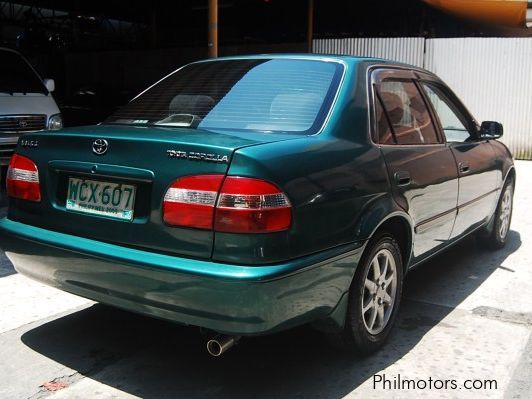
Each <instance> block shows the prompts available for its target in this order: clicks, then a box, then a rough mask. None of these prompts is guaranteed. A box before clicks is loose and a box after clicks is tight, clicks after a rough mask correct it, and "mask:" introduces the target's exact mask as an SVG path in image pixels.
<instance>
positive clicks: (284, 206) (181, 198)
mask: <svg viewBox="0 0 532 399" xmlns="http://www.w3.org/2000/svg"><path fill="white" fill-rule="evenodd" d="M222 183H223V184H222ZM163 220H164V222H165V223H166V224H168V225H171V226H183V227H192V228H197V229H214V231H219V232H226V233H270V232H276V231H283V230H287V229H288V228H289V227H290V225H291V223H292V207H291V205H290V201H289V200H288V198H287V197H286V195H285V194H284V193H283V192H282V191H281V190H280V189H279V188H278V187H276V186H275V185H273V184H271V183H268V182H266V181H264V180H259V179H252V178H248V177H234V176H228V177H226V178H225V180H224V176H223V175H198V176H188V177H183V178H180V179H178V180H176V181H175V182H173V183H172V185H171V186H170V188H169V189H168V191H167V192H166V195H165V196H164V201H163Z"/></svg>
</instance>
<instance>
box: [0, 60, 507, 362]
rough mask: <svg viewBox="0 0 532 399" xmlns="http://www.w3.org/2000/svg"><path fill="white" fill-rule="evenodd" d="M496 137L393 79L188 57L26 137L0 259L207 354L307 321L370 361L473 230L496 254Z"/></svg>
mask: <svg viewBox="0 0 532 399" xmlns="http://www.w3.org/2000/svg"><path fill="white" fill-rule="evenodd" d="M502 133H503V128H502V125H501V124H499V123H497V122H491V121H488V122H483V123H482V124H478V123H477V122H476V120H475V119H474V118H473V117H472V116H471V114H470V113H469V112H468V110H467V109H466V108H465V107H464V105H463V104H462V103H461V102H460V100H459V99H458V98H457V97H456V95H455V94H454V93H453V92H452V91H451V90H450V89H449V88H448V87H447V86H446V85H445V84H444V83H443V82H442V81H441V80H440V79H438V78H437V77H436V76H435V75H434V74H432V73H430V72H428V71H425V70H422V69H419V68H415V67H412V66H408V65H404V64H398V63H394V62H391V61H386V60H380V59H370V58H357V57H347V56H324V55H323V56H322V55H275V56H273V55H272V56H269V55H264V56H247V57H232V58H220V59H216V60H207V61H201V62H195V63H192V64H189V65H186V66H184V67H182V68H180V69H178V70H176V71H175V72H173V73H171V74H169V75H168V76H166V77H164V78H163V79H161V80H160V81H158V82H156V83H155V84H154V85H152V86H151V87H149V88H148V89H146V90H145V91H144V92H142V93H141V94H139V95H138V96H137V97H135V98H134V99H133V100H131V102H130V103H129V104H127V105H126V106H124V107H123V108H121V109H119V110H118V111H117V112H116V113H115V114H114V115H112V116H111V117H109V118H108V119H107V120H105V121H104V122H103V123H101V124H99V125H97V126H86V127H79V128H70V129H62V130H59V131H54V132H44V131H43V132H38V133H30V134H27V135H25V136H23V137H22V138H21V139H20V140H19V142H18V147H17V149H16V153H15V155H14V156H13V158H12V159H11V163H10V166H9V171H8V175H7V191H8V195H9V208H8V212H7V217H6V218H4V219H2V220H0V246H1V247H2V248H3V249H4V250H5V252H6V254H7V256H8V257H9V258H10V259H11V261H12V262H13V264H14V266H15V268H16V269H17V271H19V272H20V273H22V274H24V275H26V276H29V277H31V278H34V279H36V280H39V281H41V282H44V283H46V284H49V285H51V286H54V287H57V288H59V289H62V290H64V291H67V292H71V293H74V294H77V295H80V296H83V297H86V298H90V299H92V300H95V301H98V302H102V303H105V304H108V305H111V306H116V307H119V308H122V309H127V310H130V311H133V312H138V313H142V314H146V315H150V316H153V317H158V318H163V319H167V320H171V321H173V322H177V323H181V324H185V325H190V326H199V327H202V328H203V329H205V330H207V331H212V334H213V338H212V339H211V340H209V342H208V343H207V347H208V350H209V352H210V353H211V354H213V355H215V356H219V355H221V354H222V353H223V352H225V351H226V350H227V349H229V348H230V347H231V346H232V345H233V344H234V343H235V342H236V341H237V340H238V339H239V338H240V337H243V336H250V335H260V334H271V333H274V332H277V331H280V330H284V329H288V328H291V327H294V326H297V325H301V324H304V323H313V325H314V326H316V327H317V328H319V329H321V330H323V331H324V332H325V333H327V334H328V335H330V336H331V337H332V338H334V340H335V341H336V342H337V343H338V344H340V345H342V347H343V348H345V350H346V351H351V352H354V353H359V354H366V353H370V352H373V351H375V350H377V349H378V348H380V347H381V346H382V345H383V344H384V343H385V341H386V339H387V337H388V336H389V334H390V330H391V328H392V326H393V324H394V320H395V318H396V316H397V311H398V308H399V303H400V300H401V293H402V286H403V280H404V276H405V275H406V273H407V272H408V271H409V270H410V269H412V268H413V267H415V266H418V265H420V264H421V263H423V262H424V261H425V260H427V259H429V258H430V257H432V256H434V255H435V254H437V253H439V252H440V251H442V250H443V249H445V248H447V247H449V246H450V245H452V244H454V243H456V242H457V241H459V240H461V239H463V238H464V237H466V236H468V235H470V234H473V233H475V234H476V235H477V236H478V237H479V240H480V241H481V242H482V243H484V244H486V245H487V246H491V247H495V248H500V247H502V246H503V245H504V244H505V242H506V240H507V236H508V231H509V228H510V222H511V216H512V198H513V189H514V184H515V170H514V166H513V161H512V157H511V154H510V153H509V151H508V149H507V148H506V147H505V146H504V145H503V144H502V143H500V142H499V141H498V140H497V138H499V137H500V136H501V135H502Z"/></svg>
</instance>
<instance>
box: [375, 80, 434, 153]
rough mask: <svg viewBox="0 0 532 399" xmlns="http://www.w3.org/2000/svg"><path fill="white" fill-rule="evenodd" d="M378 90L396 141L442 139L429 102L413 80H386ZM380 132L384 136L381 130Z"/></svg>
mask: <svg viewBox="0 0 532 399" xmlns="http://www.w3.org/2000/svg"><path fill="white" fill-rule="evenodd" d="M377 92H378V96H379V97H380V100H381V101H382V105H383V107H384V110H385V111H386V115H387V116H388V118H387V119H388V121H389V123H390V124H391V127H392V133H393V135H394V137H395V142H396V143H397V144H404V145H408V144H409V145H412V144H438V143H440V140H439V138H438V135H437V134H436V130H435V129H434V125H433V124H432V120H431V118H430V114H429V112H428V109H427V106H426V104H425V102H424V100H423V97H422V96H421V93H420V92H419V90H418V88H417V86H416V85H415V84H414V82H410V81H393V80H385V81H383V82H381V83H380V84H379V85H377ZM376 111H377V112H376V114H377V115H378V110H376ZM377 118H378V116H377ZM379 136H380V137H382V136H383V135H382V134H381V132H379ZM382 144H384V143H382Z"/></svg>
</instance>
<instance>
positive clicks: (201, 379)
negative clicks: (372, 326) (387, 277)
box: [0, 162, 532, 399]
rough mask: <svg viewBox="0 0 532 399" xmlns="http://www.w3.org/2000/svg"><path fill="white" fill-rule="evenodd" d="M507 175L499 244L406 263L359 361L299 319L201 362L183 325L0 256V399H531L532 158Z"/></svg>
mask: <svg viewBox="0 0 532 399" xmlns="http://www.w3.org/2000/svg"><path fill="white" fill-rule="evenodd" d="M517 172H518V178H519V183H518V186H517V192H516V200H515V214H514V222H513V225H512V231H511V232H510V239H509V243H508V246H507V247H506V248H505V249H504V250H501V251H498V252H489V251H485V250H483V249H481V248H479V247H478V246H477V245H476V243H475V241H474V240H472V239H469V240H467V241H466V242H464V243H461V244H459V245H457V246H455V247H454V248H452V249H450V250H448V251H447V252H445V253H444V254H442V255H441V256H439V257H438V258H436V259H434V260H432V261H430V262H429V263H427V264H426V265H425V266H424V267H422V268H420V269H418V270H416V271H414V272H412V273H411V274H410V275H409V276H408V278H407V282H406V292H405V300H404V304H403V307H402V309H401V311H400V315H399V321H398V326H397V328H396V329H395V331H394V333H393V335H392V337H391V340H390V343H389V344H388V345H387V346H386V347H385V349H384V350H382V351H381V352H379V353H378V354H376V355H374V356H372V357H369V358H366V359H351V358H349V357H347V356H345V355H343V354H341V353H338V352H337V351H335V350H333V349H331V348H329V347H328V346H326V345H325V343H324V341H323V338H322V336H321V335H320V334H319V333H317V332H315V331H313V330H312V329H310V328H307V327H303V328H299V329H296V330H293V331H288V332H285V333H281V334H277V335H275V336H271V337H263V338H253V339H244V340H242V341H241V342H240V343H239V345H238V346H237V347H235V348H233V349H232V350H231V351H229V352H228V353H227V354H226V355H224V356H223V357H222V358H219V359H215V358H210V357H209V356H208V355H207V354H206V353H205V348H204V347H205V337H202V336H200V335H199V334H198V333H197V330H196V329H192V328H183V327H179V326H175V325H172V324H170V323H166V322H163V321H158V320H152V319H149V318H145V317H142V316H138V315H134V314H129V313H126V312H122V311H119V310H115V309H110V308H107V307H104V306H101V305H95V304H93V303H92V302H90V301H87V300H84V299H81V298H77V297H74V296H72V295H69V294H66V293H62V292H59V291H57V290H54V289H52V288H48V287H45V286H42V285H40V284H38V283H35V282H33V281H30V280H28V279H26V278H25V277H22V276H20V275H18V274H16V273H15V272H14V271H13V269H12V267H11V265H10V264H9V262H8V260H7V259H6V258H5V257H4V256H3V254H0V304H1V305H0V306H1V313H0V362H1V363H0V398H3V399H8V398H44V397H51V398H84V399H85V398H92V397H95V398H128V397H133V396H138V397H146V398H165V397H169V398H170V397H171V398H175V397H184V398H189V397H199V398H205V397H207V398H208V397H213V398H214V397H215V398H250V397H255V398H272V397H283V398H294V397H301V398H320V397H323V398H333V399H334V398H341V397H345V396H347V397H363V398H371V397H384V396H389V397H397V398H401V397H405V398H406V397H429V396H430V397H434V396H436V397H442V398H443V397H445V398H447V397H464V398H465V397H467V398H472V397H473V398H477V397H478V398H484V397H500V398H502V397H506V398H512V397H515V398H530V397H532V394H531V392H532V386H531V379H532V339H531V332H532V267H531V265H532V217H531V210H532V208H531V206H532V187H531V185H530V184H529V182H530V181H532V162H529V163H527V162H518V164H517ZM0 212H2V211H0ZM410 379H411V380H414V384H416V387H417V388H415V389H412V387H413V386H412V385H410V388H411V389H394V387H397V386H399V385H400V384H401V381H405V380H410ZM445 380H448V382H447V389H444V388H442V385H441V384H443V383H444V382H445ZM451 380H455V384H456V386H455V387H456V389H452V388H453V387H454V386H453V385H452V384H451V382H452V381H451ZM466 380H471V381H469V382H467V381H466ZM473 380H475V381H473ZM383 381H386V382H383ZM375 382H376V383H375ZM440 382H441V384H440ZM464 384H466V385H467V386H471V385H473V384H475V385H476V386H477V387H480V386H481V389H478V390H468V389H466V387H464ZM495 384H496V387H495ZM429 385H431V386H432V390H429V389H428V386H429ZM423 386H426V387H427V388H425V389H422V387H423ZM404 387H406V386H404Z"/></svg>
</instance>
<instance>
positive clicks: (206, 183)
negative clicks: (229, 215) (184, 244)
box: [163, 175, 224, 229]
mask: <svg viewBox="0 0 532 399" xmlns="http://www.w3.org/2000/svg"><path fill="white" fill-rule="evenodd" d="M223 179H224V176H223V175H198V176H188V177H183V178H181V179H178V180H176V181H175V182H173V183H172V185H171V186H170V188H169V189H168V191H167V192H166V195H165V196H164V202H163V220H164V222H165V223H166V224H169V225H172V226H184V227H194V228H197V229H212V224H213V218H214V207H215V205H216V198H217V197H218V191H219V190H220V186H221V185H222V181H223Z"/></svg>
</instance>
